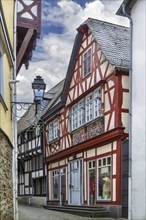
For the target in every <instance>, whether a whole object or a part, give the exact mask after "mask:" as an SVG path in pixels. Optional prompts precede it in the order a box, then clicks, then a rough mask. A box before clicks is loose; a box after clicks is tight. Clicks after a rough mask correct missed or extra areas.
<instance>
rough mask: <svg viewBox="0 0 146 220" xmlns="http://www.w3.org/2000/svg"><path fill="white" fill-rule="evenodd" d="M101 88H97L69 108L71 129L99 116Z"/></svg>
mask: <svg viewBox="0 0 146 220" xmlns="http://www.w3.org/2000/svg"><path fill="white" fill-rule="evenodd" d="M100 97H101V89H100V88H98V89H96V90H94V91H93V92H92V93H90V94H88V95H87V96H86V97H85V98H83V99H81V100H80V101H79V102H78V103H76V104H75V105H73V106H72V108H71V129H72V131H73V130H75V129H77V128H79V127H81V126H82V125H84V124H86V123H88V122H90V121H92V120H94V119H96V118H98V117H100V116H101V98H100Z"/></svg>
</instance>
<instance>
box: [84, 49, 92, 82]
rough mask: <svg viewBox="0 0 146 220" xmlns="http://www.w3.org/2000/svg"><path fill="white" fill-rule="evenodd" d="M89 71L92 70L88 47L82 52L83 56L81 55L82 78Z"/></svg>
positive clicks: (90, 52) (90, 51)
mask: <svg viewBox="0 0 146 220" xmlns="http://www.w3.org/2000/svg"><path fill="white" fill-rule="evenodd" d="M86 55H87V56H86ZM85 56H86V57H85ZM85 68H86V69H85ZM91 71H92V48H91V47H90V48H88V49H87V50H86V51H85V52H84V53H83V56H82V76H83V78H84V77H86V76H87V75H89V74H90V73H91Z"/></svg>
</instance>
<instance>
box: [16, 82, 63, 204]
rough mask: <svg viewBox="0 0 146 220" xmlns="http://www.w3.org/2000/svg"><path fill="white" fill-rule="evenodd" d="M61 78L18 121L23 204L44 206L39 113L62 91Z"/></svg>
mask: <svg viewBox="0 0 146 220" xmlns="http://www.w3.org/2000/svg"><path fill="white" fill-rule="evenodd" d="M63 84H64V80H63V81H61V82H60V83H59V84H58V85H56V86H54V87H53V88H51V89H50V90H49V91H48V92H46V93H45V97H44V99H43V100H42V101H41V103H40V104H39V105H38V107H37V114H36V106H35V105H31V106H30V107H29V109H28V110H27V111H26V112H25V113H24V115H23V116H22V117H21V119H20V120H19V121H18V135H17V136H18V195H19V201H20V202H23V203H27V204H37V205H46V192H47V187H46V168H45V163H44V150H43V144H44V143H43V129H44V122H43V121H42V120H41V116H42V115H43V114H44V113H45V111H46V109H48V108H50V106H52V105H53V103H54V101H55V100H57V99H58V96H59V94H60V93H61V91H62V88H63Z"/></svg>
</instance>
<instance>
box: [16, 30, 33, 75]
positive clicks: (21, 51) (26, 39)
mask: <svg viewBox="0 0 146 220" xmlns="http://www.w3.org/2000/svg"><path fill="white" fill-rule="evenodd" d="M33 33H34V29H33V28H30V29H28V31H27V33H26V35H25V37H24V40H23V42H22V45H21V47H20V49H19V51H18V53H17V74H18V70H19V66H20V64H21V61H22V58H23V56H24V54H25V51H26V49H27V47H28V44H29V42H30V40H31V38H32V36H33Z"/></svg>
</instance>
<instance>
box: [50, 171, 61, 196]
mask: <svg viewBox="0 0 146 220" xmlns="http://www.w3.org/2000/svg"><path fill="white" fill-rule="evenodd" d="M51 176H52V187H51V189H52V200H58V199H59V184H60V182H59V170H53V171H52V172H51ZM55 179H57V181H58V182H57V184H58V186H57V189H56V190H58V192H56V195H57V198H55V196H54V190H55V187H54V185H55Z"/></svg>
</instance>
